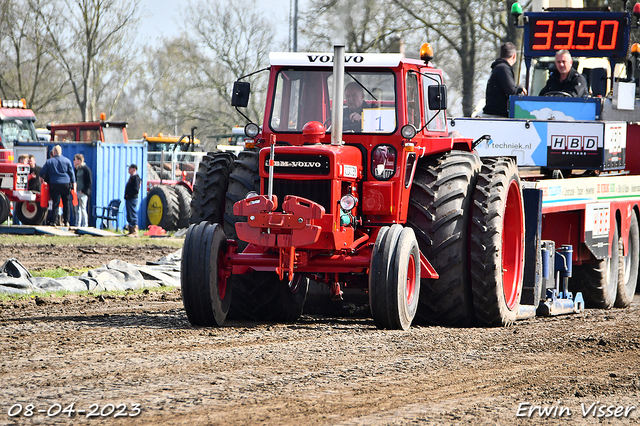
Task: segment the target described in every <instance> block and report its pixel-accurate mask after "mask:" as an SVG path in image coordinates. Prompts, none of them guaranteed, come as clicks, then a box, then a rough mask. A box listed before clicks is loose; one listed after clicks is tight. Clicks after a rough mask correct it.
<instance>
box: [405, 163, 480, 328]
mask: <svg viewBox="0 0 640 426" xmlns="http://www.w3.org/2000/svg"><path fill="white" fill-rule="evenodd" d="M480 166H481V162H480V158H479V157H478V155H476V154H474V153H469V152H464V151H451V152H448V153H446V154H443V155H440V156H437V157H427V158H424V159H422V160H420V161H419V162H418V165H417V169H416V173H415V177H414V180H413V183H412V187H411V195H410V199H409V202H410V204H409V210H408V216H407V224H408V225H409V226H410V227H411V228H412V229H413V231H414V232H415V235H416V239H417V240H418V245H419V247H420V251H422V253H423V254H424V255H425V257H426V258H427V259H428V260H429V262H430V263H431V265H433V267H434V268H435V270H436V271H437V272H438V274H439V275H440V278H438V279H437V280H432V279H427V278H424V279H422V281H421V283H420V300H419V304H418V312H417V314H416V321H420V322H422V323H425V322H426V323H431V324H439V325H458V326H464V325H470V324H471V323H472V322H473V318H474V316H473V302H472V298H471V290H470V288H469V278H468V276H469V275H468V270H469V260H468V235H469V234H468V231H469V222H470V217H471V199H472V196H473V189H474V187H475V181H476V174H477V172H478V170H480Z"/></svg>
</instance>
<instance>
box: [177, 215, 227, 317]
mask: <svg viewBox="0 0 640 426" xmlns="http://www.w3.org/2000/svg"><path fill="white" fill-rule="evenodd" d="M226 248H227V237H226V235H225V234H224V231H223V230H222V226H221V225H219V224H210V223H207V222H201V223H200V224H198V225H191V226H190V227H189V231H187V236H186V237H185V241H184V246H183V248H182V261H181V265H180V266H181V268H180V285H181V288H182V303H183V305H184V309H185V311H186V313H187V318H188V319H189V322H190V323H191V324H193V325H196V326H204V327H210V326H220V325H222V324H223V323H224V321H225V319H226V317H227V313H228V312H229V305H230V303H231V289H232V285H231V279H224V277H223V276H222V269H223V268H222V267H223V262H224V255H225V251H226Z"/></svg>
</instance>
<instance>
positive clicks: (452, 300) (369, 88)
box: [181, 45, 524, 329]
mask: <svg viewBox="0 0 640 426" xmlns="http://www.w3.org/2000/svg"><path fill="white" fill-rule="evenodd" d="M420 56H421V59H420V60H416V59H409V58H405V57H403V56H402V55H400V54H345V53H344V48H343V47H341V46H337V47H336V49H335V51H334V54H330V53H327V54H321V53H272V54H271V55H270V62H271V66H270V68H269V69H270V77H269V89H268V98H267V101H266V109H265V117H264V124H263V127H262V128H260V127H259V126H258V125H256V124H253V123H249V124H248V125H247V126H246V128H245V130H246V133H247V136H249V137H252V138H253V139H254V140H255V143H256V147H257V148H258V149H259V150H257V149H253V150H252V149H247V150H245V151H243V152H240V154H239V157H238V158H237V159H236V160H235V161H233V159H232V158H230V157H229V156H227V155H223V154H215V155H210V156H207V157H205V159H204V160H203V162H201V163H200V167H199V171H198V174H197V177H196V182H195V187H194V191H203V193H206V194H207V202H206V203H203V204H202V205H201V206H200V207H199V208H200V209H202V210H203V211H202V212H198V214H200V216H201V217H203V218H205V221H202V222H200V223H198V224H193V225H191V227H190V228H189V231H188V233H187V236H186V240H185V243H184V248H183V255H182V268H181V282H182V294H183V302H184V307H185V310H186V313H187V316H188V318H189V321H190V322H191V323H192V324H194V325H199V326H220V325H222V324H223V323H224V321H225V319H226V318H227V316H230V317H232V318H237V319H252V320H266V321H270V320H275V321H295V320H296V319H297V318H298V317H299V316H300V315H301V313H302V310H303V305H304V302H305V298H306V294H307V290H308V286H309V280H313V281H316V282H318V283H323V284H326V286H328V288H329V289H330V294H331V296H332V297H333V298H334V299H340V298H341V297H342V294H343V290H344V289H345V288H361V289H364V290H365V291H367V292H368V295H369V304H370V308H371V315H372V317H373V319H374V322H375V324H376V326H377V327H379V328H386V329H407V328H408V327H410V325H411V324H412V322H413V321H414V317H415V319H416V320H418V321H420V322H421V323H431V324H446V325H471V324H480V325H504V324H510V323H511V322H513V321H514V320H515V319H516V315H517V313H518V309H519V304H520V297H521V293H522V282H523V279H522V278H523V269H524V261H523V258H524V212H523V199H522V195H521V186H520V179H519V176H518V169H517V167H516V164H515V163H514V161H513V160H512V159H510V158H506V157H498V158H486V159H481V158H480V157H479V156H478V155H477V153H475V152H474V141H473V139H469V138H463V137H461V136H460V135H458V134H457V133H456V132H454V133H449V131H448V128H447V119H446V114H445V111H446V106H447V100H446V87H445V86H444V84H443V76H442V71H441V70H438V69H435V68H434V67H433V66H432V65H431V63H430V61H431V59H432V53H431V48H430V46H428V45H425V46H423V49H422V51H421V55H420ZM249 92H250V87H249V83H246V82H242V81H237V82H236V83H235V85H234V93H233V100H232V104H233V105H234V106H236V107H243V106H246V105H247V102H248V97H249ZM345 92H346V93H345ZM343 95H344V98H346V102H345V101H344V100H343ZM360 98H362V99H360Z"/></svg>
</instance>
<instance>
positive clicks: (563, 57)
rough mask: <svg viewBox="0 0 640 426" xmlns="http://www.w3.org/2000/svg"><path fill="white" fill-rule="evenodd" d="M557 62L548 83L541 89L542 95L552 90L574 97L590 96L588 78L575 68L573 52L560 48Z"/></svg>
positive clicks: (557, 53)
mask: <svg viewBox="0 0 640 426" xmlns="http://www.w3.org/2000/svg"><path fill="white" fill-rule="evenodd" d="M555 62H556V71H553V72H552V73H551V75H550V76H549V79H548V80H547V85H546V86H544V87H543V88H542V90H540V96H544V95H545V94H547V93H550V92H552V93H562V94H565V93H566V94H567V95H571V96H573V97H574V98H581V97H583V96H588V95H589V92H588V89H587V80H586V79H585V78H584V76H583V75H582V74H580V73H579V72H578V71H576V70H575V69H573V59H572V58H571V53H569V51H568V50H558V51H557V52H556V60H555ZM550 94H551V93H550ZM565 96H566V95H565Z"/></svg>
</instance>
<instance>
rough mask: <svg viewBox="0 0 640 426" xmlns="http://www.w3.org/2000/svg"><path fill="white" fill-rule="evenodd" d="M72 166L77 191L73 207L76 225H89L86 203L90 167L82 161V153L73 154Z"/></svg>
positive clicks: (90, 182)
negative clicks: (76, 201)
mask: <svg viewBox="0 0 640 426" xmlns="http://www.w3.org/2000/svg"><path fill="white" fill-rule="evenodd" d="M73 167H75V169H76V188H77V191H78V205H77V206H75V207H74V212H75V217H76V226H89V215H88V213H87V204H88V203H89V198H91V184H92V180H91V169H90V168H89V166H87V165H86V163H85V162H84V155H82V154H76V155H74V156H73Z"/></svg>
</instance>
